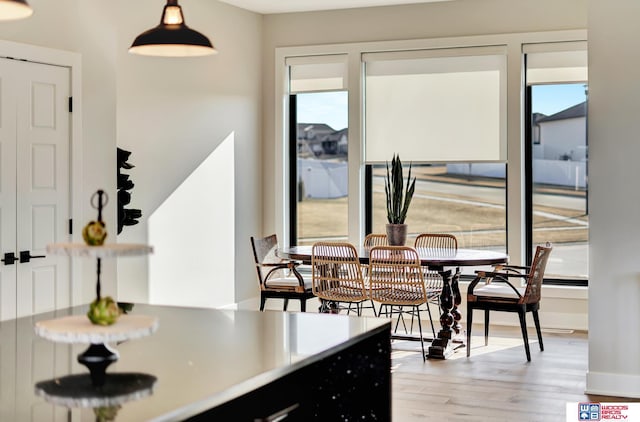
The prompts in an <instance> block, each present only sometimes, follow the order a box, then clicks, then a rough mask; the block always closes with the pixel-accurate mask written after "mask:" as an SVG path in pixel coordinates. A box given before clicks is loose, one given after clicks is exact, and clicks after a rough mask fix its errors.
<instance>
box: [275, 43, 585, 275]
mask: <svg viewBox="0 0 640 422" xmlns="http://www.w3.org/2000/svg"><path fill="white" fill-rule="evenodd" d="M584 39H586V31H581V30H572V31H548V32H544V33H518V34H493V35H487V36H471V37H455V38H438V39H424V40H394V41H383V42H366V43H345V44H335V45H317V46H292V47H282V48H277V49H276V57H277V60H276V63H278V64H279V66H281V67H280V69H282V71H278V72H276V75H277V78H276V101H275V104H274V106H275V115H276V119H275V128H276V134H283V135H284V136H283V137H282V138H278V141H279V142H277V143H276V144H275V148H276V150H275V159H276V166H275V167H274V169H273V172H274V174H275V176H276V180H277V181H278V184H277V185H276V186H275V187H274V193H275V198H276V204H277V206H278V207H282V209H280V208H279V209H277V212H276V213H275V215H274V223H275V226H276V230H278V233H279V234H282V235H283V238H284V240H283V242H284V243H287V244H305V243H306V244H309V243H313V242H314V241H316V240H320V239H330V240H348V241H350V242H351V243H354V244H357V243H358V242H361V241H362V239H363V238H364V236H365V234H366V233H368V232H383V231H384V225H385V224H386V209H385V208H386V207H385V195H384V188H383V185H382V182H383V175H384V173H385V163H386V161H388V160H390V159H391V157H392V156H393V154H394V153H399V155H400V157H401V159H402V162H403V164H405V165H408V164H409V163H410V162H411V163H412V166H413V173H414V174H415V175H416V176H417V177H418V183H417V186H416V194H415V196H414V199H413V204H412V206H411V208H410V210H409V214H408V217H407V223H408V224H409V235H410V236H412V235H413V236H415V235H416V234H417V233H420V232H427V231H431V232H451V233H454V234H455V235H456V236H457V237H458V239H459V241H460V245H461V247H467V248H488V249H492V250H496V251H506V252H507V253H508V254H509V256H510V261H511V263H513V264H514V265H526V264H527V263H528V262H530V259H531V253H532V252H533V250H534V246H535V245H536V244H538V243H543V242H546V241H547V240H549V241H552V242H553V243H554V246H555V248H554V252H553V256H552V257H551V260H550V262H549V264H548V267H547V271H546V274H547V277H552V278H553V279H554V280H551V281H552V282H553V281H556V282H557V281H561V282H565V283H572V284H576V283H578V284H579V283H583V284H584V283H586V277H587V276H588V274H587V271H586V268H587V262H588V255H587V249H588V230H589V227H588V224H589V223H588V208H587V202H588V201H587V195H588V185H587V183H588V178H587V173H588V150H587V138H586V131H585V130H584V129H585V128H586V117H585V118H584V119H583V120H582V122H583V123H584V125H582V129H583V139H582V141H580V142H578V141H574V140H572V141H570V142H571V143H572V145H573V146H572V147H571V148H569V149H566V148H565V150H563V151H560V150H559V149H560V148H563V145H564V147H566V146H567V145H566V142H569V141H567V139H564V140H563V141H557V142H556V141H553V142H552V140H550V138H549V136H551V135H550V131H549V130H550V128H551V127H552V126H553V125H557V121H556V120H558V119H557V118H558V117H562V115H560V116H554V117H552V116H553V115H554V114H557V113H561V112H563V111H567V113H570V112H571V110H570V109H571V108H572V107H574V106H576V107H577V108H576V109H574V110H573V111H580V110H579V109H580V104H581V103H584V104H583V106H582V107H583V108H584V109H585V110H586V107H587V104H586V96H585V95H584V92H585V91H586V88H587V63H586V41H579V40H584ZM577 40H578V41H577ZM347 70H348V71H347ZM347 76H348V77H347ZM563 90H573V92H574V93H578V94H581V95H582V97H581V98H582V99H581V98H580V97H574V101H573V102H570V103H564V105H562V103H559V102H558V99H562V98H564V96H565V95H564V94H563ZM548 92H550V93H551V94H552V96H555V97H556V99H555V100H554V101H555V102H556V103H558V104H559V105H560V107H559V108H556V109H554V110H551V111H550V110H548V109H546V110H545V107H544V106H543V105H542V104H543V103H542V101H543V100H544V98H545V97H546V96H547V95H548ZM335 98H339V100H335ZM347 102H348V103H349V104H347ZM312 103H313V104H315V106H314V107H315V112H314V113H315V114H306V113H307V111H308V110H309V107H310V105H309V104H312ZM327 108H328V109H330V110H332V112H333V113H334V114H335V113H342V116H343V117H342V122H343V123H333V122H332V121H331V120H329V118H327V117H325V114H324V112H325V110H326V109H327ZM347 120H348V122H347ZM559 120H562V119H559ZM567 120H568V119H567ZM554 121H556V122H555V123H554ZM580 124H582V123H580ZM323 130H324V132H323ZM340 132H342V133H340ZM329 134H331V136H329ZM277 136H280V135H277ZM322 137H324V138H326V139H320V138H322ZM523 137H526V139H523ZM312 138H313V139H316V140H315V141H312V140H311V139H312ZM338 138H339V140H338ZM283 141H285V142H283ZM341 148H345V149H342V150H341ZM346 150H348V153H344V152H345V151H346ZM289 151H291V152H292V153H289ZM283 152H284V153H283ZM541 154H542V155H541ZM549 155H553V157H551V158H549ZM286 160H288V161H286ZM541 160H547V161H553V163H549V162H546V163H543V162H542V161H541ZM309 163H311V164H309ZM334 167H336V168H340V169H341V170H336V171H338V172H344V173H340V176H339V180H340V181H341V182H340V183H339V184H336V183H335V182H334V180H336V179H335V178H333V176H331V175H330V173H331V171H333V168H334ZM314 169H320V170H318V171H320V172H322V174H323V175H322V176H317V174H316V173H315V170H314ZM347 173H348V176H347ZM552 173H553V174H556V175H557V174H560V173H562V177H563V178H564V182H563V183H564V185H562V184H557V183H556V182H557V180H555V179H554V180H555V181H554V180H549V179H548V177H551V176H552ZM290 175H293V177H290ZM311 176H313V177H311ZM305 177H309V180H306V179H305ZM317 182H320V183H322V184H323V191H324V193H323V194H322V195H318V194H317V193H316V194H313V193H312V192H311V191H312V190H313V189H315V188H316V187H315V186H313V189H312V186H311V185H312V184H315V183H317ZM345 185H346V186H347V187H346V188H344V189H338V187H339V186H345ZM338 191H339V194H333V193H332V192H338ZM550 198H551V199H553V200H554V201H555V202H554V203H553V204H551V205H552V206H550V204H549V203H548V200H549V199H550ZM411 241H412V239H410V240H409V242H411ZM470 270H472V269H470ZM545 281H547V280H545Z"/></svg>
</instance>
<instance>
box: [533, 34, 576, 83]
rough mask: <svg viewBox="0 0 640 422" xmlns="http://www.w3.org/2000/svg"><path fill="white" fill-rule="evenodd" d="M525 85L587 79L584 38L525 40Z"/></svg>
mask: <svg viewBox="0 0 640 422" xmlns="http://www.w3.org/2000/svg"><path fill="white" fill-rule="evenodd" d="M522 52H523V53H524V54H525V55H526V60H527V72H526V81H527V85H539V84H548V83H573V82H587V80H588V67H587V43H586V41H576V42H563V43H549V44H525V45H523V47H522Z"/></svg>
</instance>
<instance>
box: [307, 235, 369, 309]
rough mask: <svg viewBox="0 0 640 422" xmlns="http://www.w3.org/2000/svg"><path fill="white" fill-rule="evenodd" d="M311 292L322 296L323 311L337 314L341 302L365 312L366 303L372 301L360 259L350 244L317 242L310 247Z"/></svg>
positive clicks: (349, 307) (321, 307)
mask: <svg viewBox="0 0 640 422" xmlns="http://www.w3.org/2000/svg"><path fill="white" fill-rule="evenodd" d="M311 273H312V281H313V283H312V291H313V294H314V295H315V296H317V297H318V298H320V301H321V306H320V312H329V313H338V312H339V311H340V310H341V309H343V308H341V304H345V303H346V304H348V307H347V308H344V309H347V313H350V312H351V310H352V308H351V306H352V305H354V304H355V305H356V309H355V311H356V312H357V314H358V315H361V314H362V308H363V303H364V302H365V301H367V300H369V294H368V292H367V289H366V287H365V282H364V277H363V275H362V268H361V266H360V259H359V258H358V252H357V250H356V248H355V247H354V246H353V245H351V244H350V243H340V242H317V243H315V244H314V245H313V246H312V248H311Z"/></svg>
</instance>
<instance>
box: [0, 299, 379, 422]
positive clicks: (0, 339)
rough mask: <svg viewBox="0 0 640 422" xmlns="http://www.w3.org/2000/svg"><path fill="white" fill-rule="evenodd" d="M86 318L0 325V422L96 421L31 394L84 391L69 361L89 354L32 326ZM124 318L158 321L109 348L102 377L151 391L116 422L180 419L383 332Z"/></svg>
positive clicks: (349, 325) (125, 407)
mask: <svg viewBox="0 0 640 422" xmlns="http://www.w3.org/2000/svg"><path fill="white" fill-rule="evenodd" d="M87 308H88V306H87V305H85V306H78V307H74V308H69V309H65V310H62V311H56V312H50V313H44V314H39V315H35V316H33V317H25V318H20V319H17V320H9V321H2V322H0V374H1V377H0V420H38V421H41V420H42V421H46V420H64V421H67V420H74V421H76V420H82V421H84V420H87V421H93V420H95V418H96V415H95V414H94V412H93V409H91V407H88V408H83V409H79V410H78V409H75V410H72V409H71V408H72V406H67V407H64V405H63V406H59V404H61V403H55V401H54V400H53V399H51V397H49V400H46V399H45V397H46V396H45V395H43V394H40V395H39V394H36V392H35V391H34V385H36V390H37V389H38V388H39V389H40V390H41V391H43V392H44V393H46V394H49V393H47V391H45V388H43V387H44V386H45V385H46V383H47V382H51V381H54V382H55V380H64V382H65V383H66V382H67V381H71V380H73V379H74V378H73V377H75V376H78V378H82V379H84V380H85V381H86V382H89V383H90V379H89V375H88V371H87V370H86V368H85V367H83V366H82V365H80V364H79V363H78V362H77V361H76V357H77V355H78V354H79V353H82V351H83V350H84V349H85V348H86V347H87V345H86V344H65V343H55V342H51V341H48V340H46V339H43V338H40V337H38V336H37V335H35V332H34V325H35V323H36V322H37V321H42V320H49V319H53V318H59V317H63V316H68V315H83V314H85V313H86V312H87ZM131 314H140V315H151V316H155V317H157V318H158V320H159V328H158V330H157V332H155V333H153V334H152V335H150V336H148V337H144V338H139V339H135V340H128V341H125V342H122V343H119V344H117V345H115V346H116V347H117V349H118V352H119V354H120V359H119V360H118V361H117V362H116V363H114V364H113V365H112V366H111V367H110V368H109V370H108V372H107V375H108V376H109V377H114V376H115V377H119V376H121V375H126V374H129V375H131V374H138V376H140V375H143V376H145V377H149V378H146V382H147V383H150V384H151V386H150V388H149V395H148V396H146V397H144V400H128V401H126V402H124V403H118V404H115V405H116V406H122V407H121V408H119V409H118V411H117V417H116V419H115V420H117V421H139V420H151V419H154V420H180V419H185V418H187V417H189V416H191V415H195V414H197V413H200V412H202V411H204V410H206V409H210V408H213V407H216V406H219V405H221V404H223V403H226V402H229V401H230V400H233V399H235V398H238V397H240V396H242V395H243V394H247V393H250V392H252V391H254V390H255V389H257V388H260V387H262V386H264V385H266V384H268V383H270V382H273V381H274V380H277V379H280V378H282V377H283V376H286V375H287V374H291V373H293V372H295V371H296V370H297V369H299V368H302V367H305V366H308V365H311V364H313V363H314V362H319V361H321V360H322V359H324V358H325V357H326V356H329V355H331V354H333V353H335V352H336V350H341V349H345V348H347V347H349V346H351V345H353V344H356V343H358V342H359V341H361V340H362V339H363V338H366V337H368V336H371V335H373V334H376V333H382V332H384V333H387V332H389V331H390V326H389V322H388V321H387V320H383V319H373V318H359V317H352V316H344V315H319V314H312V313H290V312H269V311H267V312H254V311H230V310H214V309H201V308H180V307H171V306H155V305H143V304H136V305H135V308H134V309H133V311H132V312H131ZM145 374H153V375H145ZM69 377H71V378H69ZM156 379H157V380H158V381H157V382H156V381H155V380H156ZM43 380H44V381H43ZM47 380H48V381H47ZM151 380H153V382H151ZM50 391H51V390H50ZM49 396H52V394H49ZM139 398H142V397H139ZM99 407H100V406H99ZM103 407H110V405H107V406H103ZM70 415H73V417H70Z"/></svg>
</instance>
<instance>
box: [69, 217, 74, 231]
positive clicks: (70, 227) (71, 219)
mask: <svg viewBox="0 0 640 422" xmlns="http://www.w3.org/2000/svg"><path fill="white" fill-rule="evenodd" d="M69 234H73V218H70V219H69Z"/></svg>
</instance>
